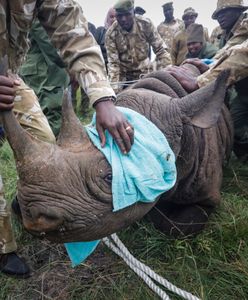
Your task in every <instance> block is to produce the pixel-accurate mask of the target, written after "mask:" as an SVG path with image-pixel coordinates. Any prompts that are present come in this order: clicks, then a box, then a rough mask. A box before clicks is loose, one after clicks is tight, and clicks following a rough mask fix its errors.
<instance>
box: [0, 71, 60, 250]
mask: <svg viewBox="0 0 248 300" xmlns="http://www.w3.org/2000/svg"><path fill="white" fill-rule="evenodd" d="M9 77H13V78H16V75H10V76H9ZM20 81H21V85H20V86H18V87H16V97H15V102H14V113H15V115H16V118H17V120H18V121H19V123H20V124H21V126H22V127H23V128H24V129H25V130H27V131H28V132H29V133H30V134H32V135H33V136H36V137H37V138H38V139H40V140H42V141H46V142H49V143H55V137H54V134H53V132H52V130H51V128H50V126H49V124H48V121H47V119H46V117H45V116H44V114H43V112H42V110H41V108H40V105H39V102H38V98H37V97H36V95H35V93H34V91H33V90H32V89H30V88H29V87H28V86H27V85H26V84H25V83H24V82H23V81H22V80H20ZM0 126H1V119H0ZM15 250H16V242H15V238H14V234H13V229H12V225H11V213H10V210H9V208H8V205H7V203H6V201H5V199H4V198H0V254H3V253H10V252H13V251H15Z"/></svg>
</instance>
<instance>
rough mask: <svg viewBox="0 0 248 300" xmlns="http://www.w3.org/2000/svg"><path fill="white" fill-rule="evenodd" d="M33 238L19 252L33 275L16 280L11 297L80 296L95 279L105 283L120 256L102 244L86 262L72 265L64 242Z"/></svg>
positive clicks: (35, 298) (59, 297)
mask: <svg viewBox="0 0 248 300" xmlns="http://www.w3.org/2000/svg"><path fill="white" fill-rule="evenodd" d="M23 235H26V234H25V233H24V234H23ZM30 239H31V240H30V243H28V245H27V246H25V247H24V248H23V249H21V250H20V251H19V254H20V255H21V256H22V257H24V258H25V259H26V261H27V263H28V265H29V266H30V268H31V270H32V276H31V277H30V278H28V279H26V280H20V281H18V282H20V284H18V282H15V286H14V289H13V292H12V293H10V294H9V299H11V300H12V299H22V300H30V299H32V300H38V299H42V300H43V299H53V300H56V299H59V300H65V299H66V300H68V299H77V297H76V295H77V294H81V293H83V292H84V289H87V287H93V286H94V285H95V284H96V282H98V283H97V284H104V282H105V281H106V280H105V278H106V275H107V274H108V272H109V273H111V272H112V271H111V272H110V270H111V269H112V267H113V265H114V264H115V262H116V260H118V258H117V257H114V255H112V254H111V253H110V252H108V250H107V249H106V247H105V246H104V245H99V246H98V248H97V250H96V251H95V253H93V254H92V255H91V256H90V257H89V258H88V259H87V261H86V262H85V263H83V264H81V265H80V266H77V267H75V268H72V266H71V262H70V260H69V257H68V255H67V253H66V250H65V247H64V246H63V245H57V244H53V243H50V242H49V241H45V240H38V239H37V240H36V239H35V238H33V239H32V238H30ZM111 276H112V274H111ZM99 280H100V281H99ZM105 284H106V282H105ZM73 294H75V298H74V297H73ZM81 296H82V295H81ZM80 298H81V297H80Z"/></svg>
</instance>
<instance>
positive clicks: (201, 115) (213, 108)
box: [177, 70, 230, 128]
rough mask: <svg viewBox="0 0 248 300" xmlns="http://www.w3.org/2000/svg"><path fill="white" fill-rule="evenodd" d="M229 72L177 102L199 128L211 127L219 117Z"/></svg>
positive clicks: (224, 72)
mask: <svg viewBox="0 0 248 300" xmlns="http://www.w3.org/2000/svg"><path fill="white" fill-rule="evenodd" d="M229 74H230V70H224V71H223V72H221V73H220V74H219V76H218V77H217V79H216V80H215V81H213V82H211V83H210V84H208V85H207V86H205V87H202V88H201V89H199V90H197V91H195V92H193V93H191V94H189V95H187V96H185V97H183V98H181V99H179V100H177V101H178V104H179V106H180V109H181V111H182V112H183V113H184V114H185V115H186V116H187V117H189V118H190V119H191V124H193V125H194V126H197V127H200V128H209V127H212V126H213V125H214V124H215V123H216V122H217V121H218V118H219V116H220V112H221V108H222V105H223V103H224V98H225V94H226V89H227V79H228V77H229Z"/></svg>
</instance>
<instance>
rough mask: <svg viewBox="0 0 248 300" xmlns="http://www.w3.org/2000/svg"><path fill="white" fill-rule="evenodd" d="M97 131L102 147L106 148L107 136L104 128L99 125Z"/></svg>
mask: <svg viewBox="0 0 248 300" xmlns="http://www.w3.org/2000/svg"><path fill="white" fill-rule="evenodd" d="M96 130H97V132H98V135H99V138H100V141H101V147H104V146H105V145H106V136H105V132H104V128H103V127H102V126H101V125H99V124H97V125H96Z"/></svg>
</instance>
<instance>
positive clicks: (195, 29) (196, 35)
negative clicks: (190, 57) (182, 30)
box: [186, 23, 204, 44]
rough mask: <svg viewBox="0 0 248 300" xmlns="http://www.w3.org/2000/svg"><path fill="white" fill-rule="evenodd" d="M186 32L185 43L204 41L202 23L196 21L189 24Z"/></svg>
mask: <svg viewBox="0 0 248 300" xmlns="http://www.w3.org/2000/svg"><path fill="white" fill-rule="evenodd" d="M186 32H187V44H188V43H203V42H204V31H203V26H202V25H200V24H196V23H194V24H190V25H189V27H188V28H187V31H186Z"/></svg>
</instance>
